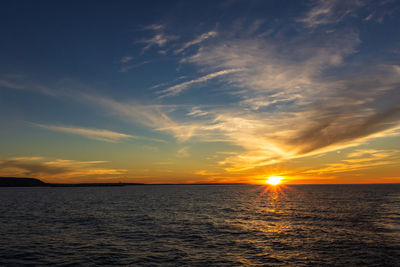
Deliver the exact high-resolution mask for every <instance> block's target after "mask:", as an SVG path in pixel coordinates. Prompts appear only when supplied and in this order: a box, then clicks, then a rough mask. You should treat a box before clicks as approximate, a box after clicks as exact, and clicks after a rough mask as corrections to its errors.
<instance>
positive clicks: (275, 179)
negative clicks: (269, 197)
mask: <svg viewBox="0 0 400 267" xmlns="http://www.w3.org/2000/svg"><path fill="white" fill-rule="evenodd" d="M282 180H283V177H282V176H270V177H268V179H267V180H266V181H265V182H266V183H267V184H269V185H278V184H281V183H282Z"/></svg>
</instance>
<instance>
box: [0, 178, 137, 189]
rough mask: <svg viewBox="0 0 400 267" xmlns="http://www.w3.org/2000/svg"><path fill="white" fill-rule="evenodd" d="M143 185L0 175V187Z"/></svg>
mask: <svg viewBox="0 0 400 267" xmlns="http://www.w3.org/2000/svg"><path fill="white" fill-rule="evenodd" d="M127 185H144V184H143V183H78V184H58V183H45V182H43V181H41V180H39V179H37V178H19V177H0V187H93V186H127Z"/></svg>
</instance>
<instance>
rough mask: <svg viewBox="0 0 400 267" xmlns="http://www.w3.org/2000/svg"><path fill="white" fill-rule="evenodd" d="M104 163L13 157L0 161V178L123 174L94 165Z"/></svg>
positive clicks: (57, 177)
mask: <svg viewBox="0 0 400 267" xmlns="http://www.w3.org/2000/svg"><path fill="white" fill-rule="evenodd" d="M102 163H105V161H76V160H64V159H55V160H48V159H45V158H43V157H15V158H10V159H4V160H0V176H13V177H35V178H44V179H46V178H55V179H61V180H63V179H73V178H79V177H93V178H98V177H102V176H107V177H110V176H114V175H121V174H125V173H126V170H122V169H107V168H101V167H97V166H96V165H99V164H102Z"/></svg>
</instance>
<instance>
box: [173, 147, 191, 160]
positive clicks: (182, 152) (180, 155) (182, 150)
mask: <svg viewBox="0 0 400 267" xmlns="http://www.w3.org/2000/svg"><path fill="white" fill-rule="evenodd" d="M188 150H189V147H187V146H185V147H182V148H180V149H179V150H178V151H177V152H176V156H177V157H178V158H187V157H189V155H190V154H189V151H188Z"/></svg>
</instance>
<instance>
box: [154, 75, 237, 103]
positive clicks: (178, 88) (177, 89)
mask: <svg viewBox="0 0 400 267" xmlns="http://www.w3.org/2000/svg"><path fill="white" fill-rule="evenodd" d="M238 71H240V70H239V69H227V70H221V71H217V72H213V73H210V74H207V75H204V76H202V77H200V78H197V79H193V80H190V81H186V82H183V83H180V84H177V85H174V86H171V87H168V88H166V89H164V90H161V91H159V92H158V93H159V94H160V95H161V96H160V97H161V98H164V97H167V96H174V95H178V94H180V93H181V92H182V91H184V90H185V89H187V88H189V87H190V86H192V85H195V84H200V83H204V82H207V81H208V80H211V79H214V78H216V77H219V76H222V75H227V74H231V73H234V72H238Z"/></svg>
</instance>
